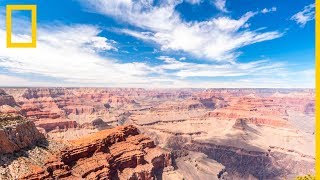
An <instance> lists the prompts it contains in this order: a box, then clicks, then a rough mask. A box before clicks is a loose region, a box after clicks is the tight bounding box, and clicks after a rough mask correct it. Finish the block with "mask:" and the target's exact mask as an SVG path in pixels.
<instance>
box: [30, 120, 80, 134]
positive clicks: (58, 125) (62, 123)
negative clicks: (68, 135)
mask: <svg viewBox="0 0 320 180" xmlns="http://www.w3.org/2000/svg"><path fill="white" fill-rule="evenodd" d="M35 124H36V126H37V127H40V128H43V129H45V130H46V132H49V131H52V130H59V129H65V130H67V129H70V128H76V127H77V122H76V121H74V120H69V119H41V120H38V121H36V122H35Z"/></svg>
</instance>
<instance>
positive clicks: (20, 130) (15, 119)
mask: <svg viewBox="0 0 320 180" xmlns="http://www.w3.org/2000/svg"><path fill="white" fill-rule="evenodd" d="M42 139H44V136H43V134H41V133H40V132H39V131H38V130H37V128H36V126H35V125H34V123H33V122H31V121H27V120H25V119H24V118H22V117H21V116H14V115H4V114H0V154H5V153H13V152H16V151H19V150H21V149H23V148H27V147H31V146H34V145H36V143H37V142H38V141H40V140H42Z"/></svg>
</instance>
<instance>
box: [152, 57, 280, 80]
mask: <svg viewBox="0 0 320 180" xmlns="http://www.w3.org/2000/svg"><path fill="white" fill-rule="evenodd" d="M158 59H160V60H162V61H163V62H164V63H165V64H163V65H160V66H158V67H157V68H159V70H160V71H163V72H165V70H175V72H173V73H172V72H171V74H170V75H175V76H177V77H179V78H182V79H183V78H188V77H237V76H255V75H258V76H262V75H264V76H265V75H274V73H277V72H282V71H283V69H284V67H285V64H284V63H271V62H269V61H267V60H260V61H255V62H250V63H234V64H221V65H217V64H196V63H190V62H183V61H178V60H176V59H175V58H172V57H168V56H160V57H158Z"/></svg>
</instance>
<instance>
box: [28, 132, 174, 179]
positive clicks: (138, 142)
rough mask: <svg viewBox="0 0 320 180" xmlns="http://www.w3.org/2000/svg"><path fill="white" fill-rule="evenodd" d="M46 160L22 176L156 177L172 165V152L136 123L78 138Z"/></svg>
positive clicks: (77, 177) (74, 177)
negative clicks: (142, 130)
mask: <svg viewBox="0 0 320 180" xmlns="http://www.w3.org/2000/svg"><path fill="white" fill-rule="evenodd" d="M69 144H70V145H69V146H68V147H67V148H65V149H63V150H62V151H60V152H58V153H56V154H55V155H52V156H51V157H50V158H48V159H47V160H46V162H45V163H44V165H43V167H42V169H39V170H38V171H36V172H30V174H27V175H25V176H24V177H22V179H29V178H36V179H37V178H44V177H46V178H49V177H50V178H66V179H81V178H88V179H92V178H93V179H97V178H106V179H110V178H111V177H112V178H116V177H118V178H120V179H153V178H154V177H155V176H156V172H158V171H162V169H164V168H165V167H168V166H171V165H172V163H171V154H170V153H169V152H167V151H165V150H164V149H161V148H159V147H156V146H155V144H154V143H153V141H152V140H151V139H150V138H148V137H146V136H144V135H142V134H139V131H138V129H137V128H136V127H134V126H122V127H117V128H114V129H108V130H102V131H99V132H97V133H95V134H92V135H88V136H86V137H83V138H80V139H78V140H73V141H69Z"/></svg>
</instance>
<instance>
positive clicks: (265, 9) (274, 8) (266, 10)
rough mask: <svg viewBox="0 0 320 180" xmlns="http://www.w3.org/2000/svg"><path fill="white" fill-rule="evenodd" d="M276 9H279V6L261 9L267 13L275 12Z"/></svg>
mask: <svg viewBox="0 0 320 180" xmlns="http://www.w3.org/2000/svg"><path fill="white" fill-rule="evenodd" d="M275 11H277V7H272V8H270V9H267V8H264V9H262V10H261V13H263V14H266V13H269V12H275Z"/></svg>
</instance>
